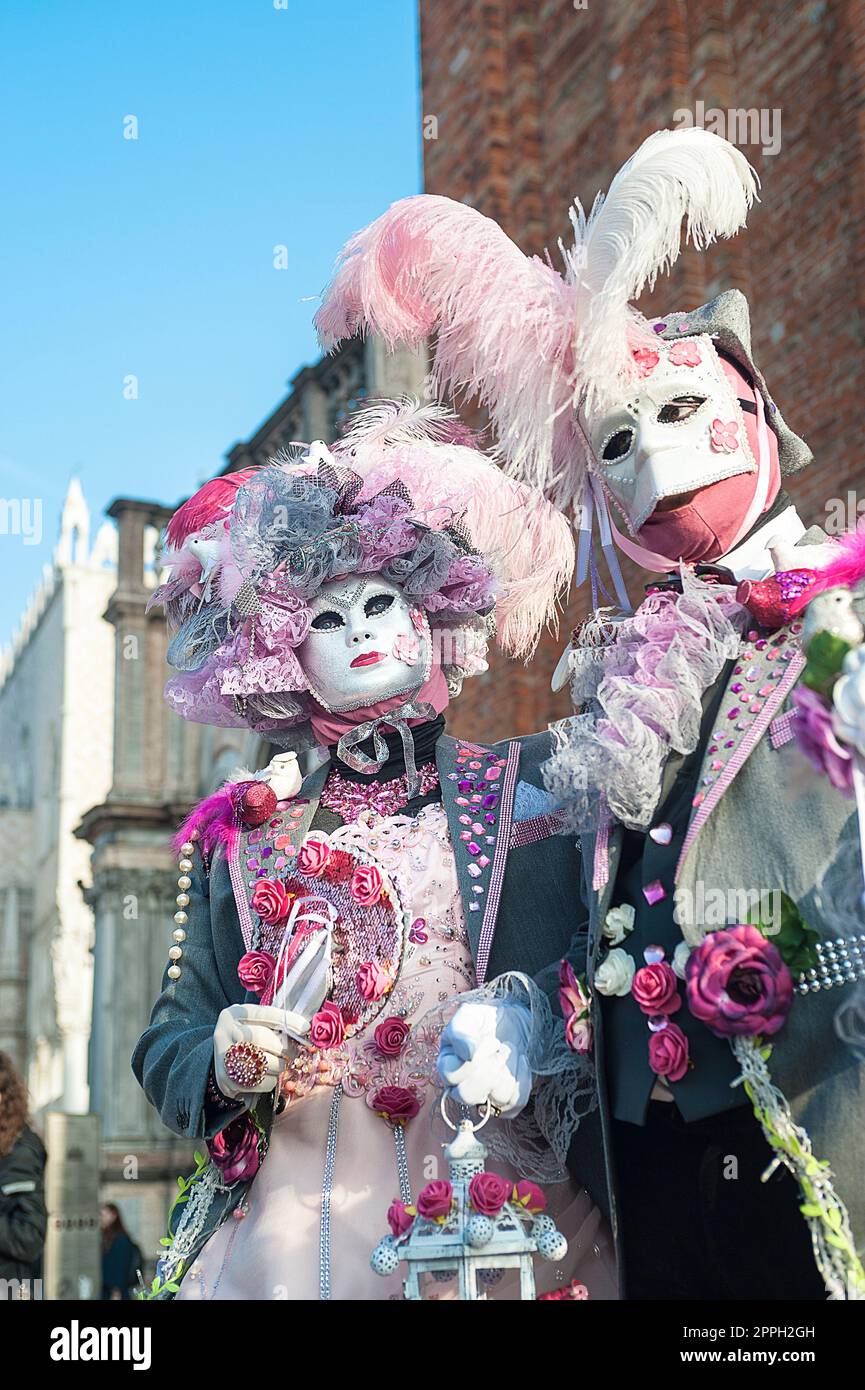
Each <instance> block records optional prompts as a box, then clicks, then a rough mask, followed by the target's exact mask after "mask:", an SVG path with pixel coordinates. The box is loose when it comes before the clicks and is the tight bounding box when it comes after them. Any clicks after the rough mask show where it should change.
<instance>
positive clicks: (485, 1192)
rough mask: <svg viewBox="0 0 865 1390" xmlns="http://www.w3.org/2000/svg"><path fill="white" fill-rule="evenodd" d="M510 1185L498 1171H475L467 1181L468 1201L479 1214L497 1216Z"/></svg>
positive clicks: (509, 1192)
mask: <svg viewBox="0 0 865 1390" xmlns="http://www.w3.org/2000/svg"><path fill="white" fill-rule="evenodd" d="M512 1186H513V1184H512V1183H509V1182H508V1181H507V1179H506V1178H500V1177H499V1175H498V1173H475V1175H474V1177H473V1178H472V1180H471V1182H470V1183H469V1201H470V1202H471V1204H472V1206H473V1207H474V1209H475V1211H479V1212H480V1214H481V1216H498V1214H499V1212H500V1211H501V1209H502V1207H503V1206H504V1204H505V1202H506V1201H507V1200H508V1198H509V1197H510V1195H511V1188H512Z"/></svg>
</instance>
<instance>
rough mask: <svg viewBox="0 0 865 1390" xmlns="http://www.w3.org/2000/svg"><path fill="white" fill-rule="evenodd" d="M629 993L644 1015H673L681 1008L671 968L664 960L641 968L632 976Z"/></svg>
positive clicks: (676, 982) (676, 983) (676, 984)
mask: <svg viewBox="0 0 865 1390" xmlns="http://www.w3.org/2000/svg"><path fill="white" fill-rule="evenodd" d="M631 993H632V994H633V996H634V998H635V999H636V1001H637V1003H638V1004H639V1006H640V1008H641V1009H642V1010H643V1013H644V1014H649V1015H650V1017H656V1016H657V1015H658V1014H674V1013H676V1011H677V1010H678V1009H681V1007H682V1001H681V999H680V997H679V990H678V981H677V980H676V976H675V973H674V971H673V967H672V966H671V965H668V964H667V962H666V961H665V960H659V961H657V962H656V963H655V964H654V965H644V966H642V967H641V968H640V969H639V970H638V971H637V972H636V974H635V975H634V981H633V984H632V985H631Z"/></svg>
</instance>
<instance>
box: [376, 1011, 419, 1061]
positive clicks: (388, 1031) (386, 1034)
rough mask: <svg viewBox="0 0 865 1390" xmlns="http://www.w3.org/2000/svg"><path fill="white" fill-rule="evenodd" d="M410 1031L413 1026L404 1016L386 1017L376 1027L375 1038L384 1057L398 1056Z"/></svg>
mask: <svg viewBox="0 0 865 1390" xmlns="http://www.w3.org/2000/svg"><path fill="white" fill-rule="evenodd" d="M410 1032H411V1028H410V1027H409V1025H408V1024H407V1023H406V1021H405V1019H404V1018H385V1019H383V1020H382V1022H381V1023H380V1024H379V1025H378V1027H377V1028H376V1030H375V1032H374V1033H373V1038H374V1039H375V1045H376V1047H377V1048H378V1050H379V1052H380V1053H381V1054H382V1056H383V1057H398V1056H399V1054H400V1053H401V1052H402V1050H403V1047H404V1045H405V1040H406V1038H407V1037H408V1035H409V1033H410Z"/></svg>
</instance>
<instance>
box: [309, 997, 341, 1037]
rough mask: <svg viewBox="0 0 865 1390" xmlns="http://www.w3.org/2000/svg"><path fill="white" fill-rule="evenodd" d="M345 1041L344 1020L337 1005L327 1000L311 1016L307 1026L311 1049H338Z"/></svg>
mask: <svg viewBox="0 0 865 1390" xmlns="http://www.w3.org/2000/svg"><path fill="white" fill-rule="evenodd" d="M344 1039H345V1020H344V1018H343V1016H342V1010H341V1009H340V1007H339V1005H338V1004H334V1003H333V1002H332V1000H330V999H328V1000H327V1001H326V1002H325V1003H324V1004H322V1006H321V1008H320V1009H319V1011H318V1013H317V1014H313V1016H312V1019H311V1021H310V1025H309V1040H310V1042H311V1043H312V1045H313V1047H320V1048H322V1049H325V1048H329V1047H339V1045H340V1043H341V1042H343V1040H344Z"/></svg>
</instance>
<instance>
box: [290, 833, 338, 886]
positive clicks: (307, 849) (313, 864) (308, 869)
mask: <svg viewBox="0 0 865 1390" xmlns="http://www.w3.org/2000/svg"><path fill="white" fill-rule="evenodd" d="M329 861H330V845H329V843H328V841H327V840H323V839H321V838H320V837H318V836H311V835H307V837H306V839H305V840H304V842H303V844H302V845H301V847H300V853H299V855H298V856H297V867H298V869H299V870H300V872H301V873H302V874H306V876H307V878H320V877H321V875H322V874H323V873H324V871H325V869H326V868H327V866H328V863H329Z"/></svg>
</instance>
